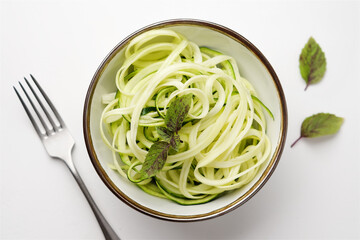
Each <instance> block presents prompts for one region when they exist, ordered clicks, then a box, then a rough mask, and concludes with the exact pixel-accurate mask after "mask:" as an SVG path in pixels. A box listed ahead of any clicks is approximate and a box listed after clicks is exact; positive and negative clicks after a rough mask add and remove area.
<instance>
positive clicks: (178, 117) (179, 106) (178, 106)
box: [165, 94, 192, 133]
mask: <svg viewBox="0 0 360 240" xmlns="http://www.w3.org/2000/svg"><path fill="white" fill-rule="evenodd" d="M191 99H192V94H186V95H184V96H181V97H179V98H177V99H175V101H173V102H172V103H171V104H170V106H169V108H168V109H167V111H166V115H165V124H166V127H167V129H168V130H170V131H171V132H174V133H177V132H178V131H179V130H180V128H181V127H182V123H183V122H184V120H185V117H186V115H187V114H188V112H189V110H190V105H191Z"/></svg>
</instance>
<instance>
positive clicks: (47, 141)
mask: <svg viewBox="0 0 360 240" xmlns="http://www.w3.org/2000/svg"><path fill="white" fill-rule="evenodd" d="M30 77H31V79H32V80H33V82H34V83H35V86H36V87H37V89H38V91H37V92H39V93H40V94H41V95H42V98H43V99H44V100H41V99H40V98H39V96H38V94H37V93H36V91H35V90H34V88H33V87H32V85H31V84H30V83H29V81H28V80H27V79H26V78H25V77H24V79H25V82H26V84H27V85H28V88H29V89H30V90H31V93H32V95H33V97H32V98H31V97H30V96H29V93H28V92H29V90H28V92H27V91H26V90H25V88H24V86H23V85H22V84H21V82H19V85H20V87H21V88H22V90H23V92H24V94H25V96H26V98H27V99H28V104H26V103H25V101H24V100H23V98H22V97H21V95H20V94H19V92H18V91H17V90H16V88H15V87H14V90H15V92H16V95H17V96H18V97H19V99H20V102H21V104H22V105H23V107H24V109H25V111H26V113H27V115H28V117H29V118H30V121H31V123H32V125H33V126H34V128H35V130H36V133H37V134H38V135H39V137H40V139H41V141H42V143H43V145H44V147H45V149H46V151H47V153H48V154H49V155H50V156H51V157H52V158H57V159H60V160H63V162H64V163H65V164H66V166H67V167H68V168H69V170H70V171H71V173H72V175H73V176H74V178H75V180H76V182H77V183H78V185H79V187H80V189H81V190H82V192H83V193H84V195H85V197H86V199H87V201H88V202H89V204H90V207H91V209H92V210H93V212H94V214H95V217H96V219H97V221H98V223H99V225H100V227H101V230H102V232H103V234H104V236H105V239H107V240H117V239H120V238H119V237H118V236H117V235H116V233H115V231H114V230H113V229H112V228H111V226H110V225H109V223H108V222H107V221H106V219H105V217H104V216H103V215H102V213H101V212H100V210H99V208H98V207H97V205H96V203H95V201H94V200H93V198H92V197H91V195H90V193H89V191H88V190H87V188H86V186H85V184H84V182H83V181H82V179H81V177H80V175H79V173H78V171H77V170H76V168H75V165H74V162H73V161H72V157H71V152H72V149H73V146H74V144H75V141H74V139H73V138H72V136H71V134H70V132H69V131H68V129H67V128H66V126H65V123H64V121H63V120H62V118H61V116H60V115H59V113H58V111H57V110H56V108H55V107H54V105H53V104H52V102H51V101H50V99H49V97H48V96H47V95H46V93H45V92H44V90H43V89H42V88H41V86H40V85H39V83H38V82H37V81H36V79H35V78H34V77H33V76H32V75H31V74H30ZM34 97H35V99H34ZM33 100H36V101H37V103H38V106H35V104H34V102H33ZM44 101H45V102H46V103H47V105H48V107H45V105H44V103H43V102H44ZM29 104H30V105H31V107H32V109H33V112H35V114H34V113H31V111H30V110H29V108H28V105H29ZM39 106H40V107H39ZM39 109H42V113H43V114H41V113H40V111H41V110H39ZM51 112H52V113H53V114H52V115H51V114H50V113H51ZM35 115H36V116H37V119H38V121H36V120H35V117H34V116H35ZM45 117H46V118H45ZM46 119H47V121H48V122H46ZM56 121H57V122H56ZM39 122H40V123H39ZM49 125H51V127H49Z"/></svg>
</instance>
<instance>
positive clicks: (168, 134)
mask: <svg viewBox="0 0 360 240" xmlns="http://www.w3.org/2000/svg"><path fill="white" fill-rule="evenodd" d="M156 132H157V133H158V134H159V136H160V138H161V139H162V140H164V141H165V142H170V139H171V138H172V137H173V135H174V133H173V132H172V131H170V130H169V129H167V128H166V127H156Z"/></svg>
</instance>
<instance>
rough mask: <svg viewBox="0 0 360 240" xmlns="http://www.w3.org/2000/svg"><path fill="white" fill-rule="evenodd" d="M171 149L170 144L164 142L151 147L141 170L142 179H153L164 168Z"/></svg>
mask: <svg viewBox="0 0 360 240" xmlns="http://www.w3.org/2000/svg"><path fill="white" fill-rule="evenodd" d="M169 148H170V144H169V143H168V142H164V141H158V142H155V143H153V145H151V147H150V149H149V152H148V154H147V155H146V158H145V161H144V163H143V165H142V168H141V170H140V174H141V179H147V178H150V177H153V176H155V175H156V173H158V172H159V171H160V170H161V169H162V168H163V166H164V164H165V161H166V158H167V156H168V152H169Z"/></svg>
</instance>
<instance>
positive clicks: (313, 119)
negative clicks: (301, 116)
mask: <svg viewBox="0 0 360 240" xmlns="http://www.w3.org/2000/svg"><path fill="white" fill-rule="evenodd" d="M343 122H344V119H343V118H341V117H337V116H335V115H334V114H330V113H318V114H314V115H312V116H310V117H307V118H305V120H304V121H303V122H302V124H301V134H300V137H299V138H298V139H296V141H295V142H294V143H293V144H291V147H293V146H294V145H295V144H296V143H297V142H298V141H299V140H300V139H301V138H314V137H320V136H324V135H331V134H335V133H337V132H338V131H339V129H340V127H341V125H342V124H343Z"/></svg>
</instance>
